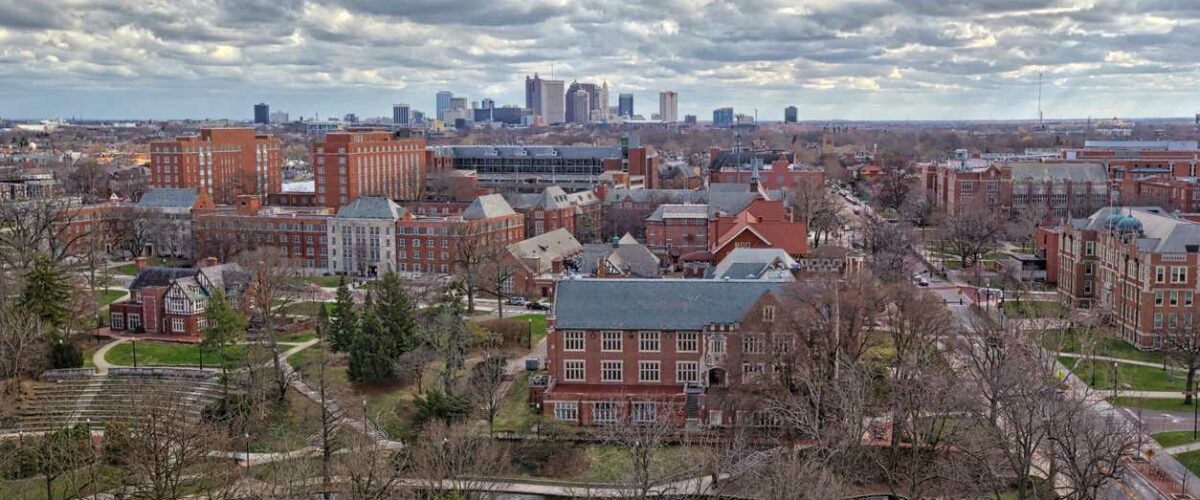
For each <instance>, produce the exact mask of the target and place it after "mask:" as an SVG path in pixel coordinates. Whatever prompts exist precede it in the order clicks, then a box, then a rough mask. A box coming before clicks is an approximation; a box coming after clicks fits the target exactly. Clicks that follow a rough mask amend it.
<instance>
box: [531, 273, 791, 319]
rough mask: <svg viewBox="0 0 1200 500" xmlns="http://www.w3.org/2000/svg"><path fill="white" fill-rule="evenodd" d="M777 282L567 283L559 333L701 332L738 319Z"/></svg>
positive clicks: (561, 288) (560, 295)
mask: <svg viewBox="0 0 1200 500" xmlns="http://www.w3.org/2000/svg"><path fill="white" fill-rule="evenodd" d="M783 286H784V283H783V282H777V281H735V280H728V281H726V280H711V281H710V280H684V279H656V280H642V279H569V280H563V281H560V282H558V288H557V289H556V290H555V292H554V317H555V325H556V326H555V327H556V328H558V329H574V328H580V329H614V330H700V329H702V328H704V326H706V325H711V324H731V323H736V322H738V321H740V320H741V319H742V317H744V316H745V315H746V313H747V311H748V310H749V308H750V307H751V306H752V305H754V303H755V302H757V301H758V299H759V298H761V297H762V296H763V295H764V294H766V293H768V292H777V291H779V290H780V288H781V287H783Z"/></svg>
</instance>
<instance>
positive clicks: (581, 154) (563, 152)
mask: <svg viewBox="0 0 1200 500" xmlns="http://www.w3.org/2000/svg"><path fill="white" fill-rule="evenodd" d="M433 149H435V150H437V152H438V153H439V154H440V155H442V156H452V157H455V158H527V157H560V158H575V159H579V158H590V159H599V160H602V159H605V158H617V157H620V156H621V148H620V146H436V147H434V148H433Z"/></svg>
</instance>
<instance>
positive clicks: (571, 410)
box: [554, 401, 579, 422]
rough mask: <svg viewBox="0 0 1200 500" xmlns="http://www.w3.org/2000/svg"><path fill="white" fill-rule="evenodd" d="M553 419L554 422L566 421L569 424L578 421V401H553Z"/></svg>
mask: <svg viewBox="0 0 1200 500" xmlns="http://www.w3.org/2000/svg"><path fill="white" fill-rule="evenodd" d="M554 418H555V419H556V420H567V421H570V422H578V421H579V402H578V401H555V402H554Z"/></svg>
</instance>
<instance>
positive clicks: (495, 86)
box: [0, 0, 1200, 120]
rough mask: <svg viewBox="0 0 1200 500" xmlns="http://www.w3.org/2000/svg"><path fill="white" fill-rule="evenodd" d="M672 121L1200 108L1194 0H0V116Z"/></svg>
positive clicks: (1136, 113) (1199, 16)
mask: <svg viewBox="0 0 1200 500" xmlns="http://www.w3.org/2000/svg"><path fill="white" fill-rule="evenodd" d="M552 66H553V68H554V75H555V77H556V78H559V79H564V80H566V81H567V82H570V81H571V80H573V79H577V80H580V81H594V82H596V83H600V82H601V81H604V80H607V81H608V84H609V88H610V94H611V98H610V104H611V105H616V96H617V94H618V93H622V92H632V93H634V94H635V96H636V97H635V102H636V111H637V112H638V113H639V114H645V115H646V117H647V118H649V114H650V113H651V112H655V111H657V109H658V92H659V91H662V90H675V91H677V92H679V108H680V113H681V114H684V113H695V114H697V115H699V116H700V119H701V120H708V119H711V116H712V109H713V108H717V107H721V106H733V107H734V108H735V109H736V110H737V111H738V112H745V113H753V110H754V108H757V109H758V112H759V116H760V118H761V119H764V120H778V119H781V117H782V113H783V107H784V106H786V105H789V104H794V105H796V106H798V107H799V108H800V118H801V120H806V119H831V118H844V119H944V118H972V119H1022V118H1035V117H1036V116H1037V93H1038V89H1037V81H1038V73H1039V72H1044V81H1045V84H1044V97H1043V108H1044V109H1045V112H1046V116H1047V117H1086V116H1089V115H1090V116H1096V117H1111V116H1122V117H1145V116H1191V115H1193V114H1194V113H1197V112H1200V85H1198V83H1200V73H1198V70H1200V0H973V1H963V0H769V1H733V0H725V1H721V0H640V1H623V0H591V1H587V2H575V1H569V0H400V1H388V0H336V1H326V2H315V1H307V0H137V1H126V0H0V116H3V117H55V116H57V117H64V118H66V117H72V116H75V117H79V118H184V117H190V118H206V117H211V118H218V117H228V118H238V119H248V118H250V117H251V114H252V112H251V107H252V105H253V104H254V103H257V102H260V101H262V102H266V103H268V104H270V105H271V109H272V110H273V111H287V112H289V113H291V115H292V117H293V118H295V117H296V116H297V115H304V116H311V115H312V114H313V113H320V115H321V116H323V117H324V116H330V115H336V116H339V117H340V116H341V115H343V114H345V113H347V112H353V113H357V114H358V115H359V116H360V117H366V116H387V115H390V113H391V111H390V108H391V105H392V104H393V103H397V102H404V103H410V104H412V105H413V106H414V108H416V109H420V110H424V111H426V112H432V110H433V102H434V94H435V93H436V92H437V91H438V90H441V89H447V90H451V91H453V92H454V93H455V94H456V95H460V96H465V97H467V98H468V99H469V100H479V99H482V98H484V97H491V98H493V99H495V100H496V102H497V103H498V104H521V105H523V104H524V86H523V80H524V75H526V74H532V73H533V72H535V71H536V72H539V73H541V74H543V75H546V74H548V73H550V71H551V67H552Z"/></svg>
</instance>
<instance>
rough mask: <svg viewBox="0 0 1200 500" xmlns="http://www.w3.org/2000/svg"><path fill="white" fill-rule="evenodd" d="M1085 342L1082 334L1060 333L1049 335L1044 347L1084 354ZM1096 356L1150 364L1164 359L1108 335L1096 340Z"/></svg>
mask: <svg viewBox="0 0 1200 500" xmlns="http://www.w3.org/2000/svg"><path fill="white" fill-rule="evenodd" d="M1083 340H1084V339H1083V337H1082V334H1075V335H1071V334H1068V333H1061V332H1060V333H1059V334H1058V335H1047V337H1046V339H1045V341H1044V342H1043V347H1045V348H1047V349H1053V350H1055V351H1062V352H1075V353H1082V352H1083V346H1082V345H1081V344H1082V343H1083ZM1096 355H1097V356H1106V357H1112V358H1121V359H1132V360H1134V361H1146V362H1148V363H1161V362H1162V359H1163V355H1162V353H1160V352H1151V351H1140V350H1138V348H1136V347H1134V346H1132V345H1129V343H1128V342H1125V341H1124V340H1121V339H1119V338H1116V337H1112V336H1108V335H1101V336H1099V337H1098V339H1097V340H1096Z"/></svg>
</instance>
